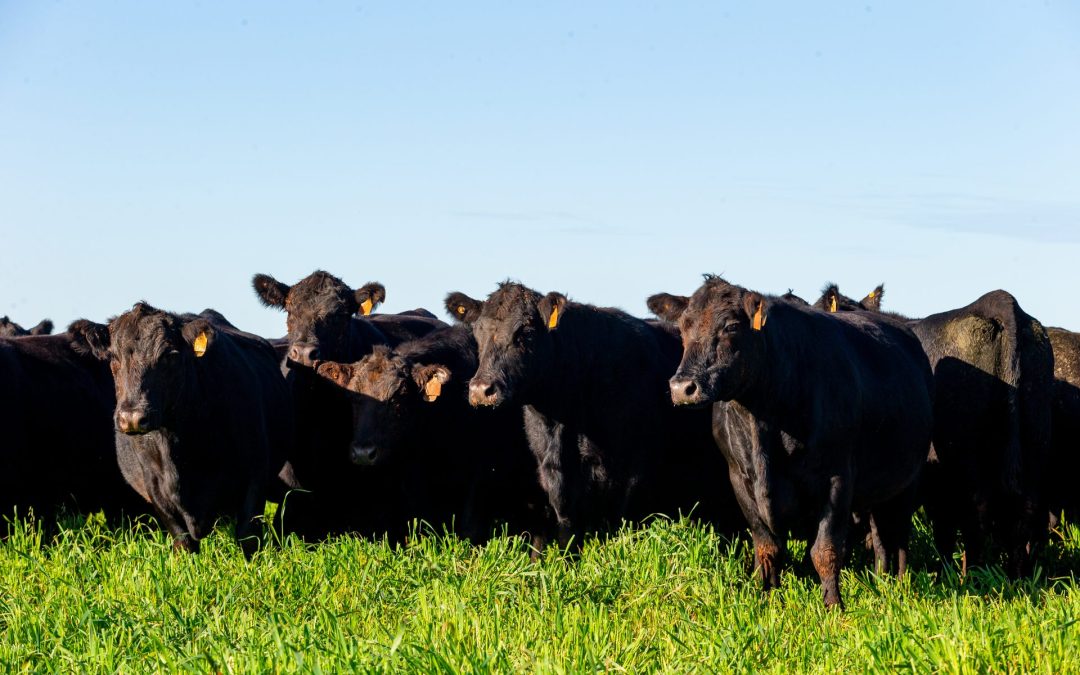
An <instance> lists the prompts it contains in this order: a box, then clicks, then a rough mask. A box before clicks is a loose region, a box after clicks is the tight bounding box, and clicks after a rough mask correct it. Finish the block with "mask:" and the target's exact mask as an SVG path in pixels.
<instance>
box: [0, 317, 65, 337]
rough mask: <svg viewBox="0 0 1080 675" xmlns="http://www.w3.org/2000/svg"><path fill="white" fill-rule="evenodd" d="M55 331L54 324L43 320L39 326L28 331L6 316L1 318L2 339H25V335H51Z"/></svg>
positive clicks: (0, 332)
mask: <svg viewBox="0 0 1080 675" xmlns="http://www.w3.org/2000/svg"><path fill="white" fill-rule="evenodd" d="M52 330H53V322H52V321H50V320H48V319H43V320H42V321H41V322H39V323H38V325H36V326H34V327H33V328H30V329H29V330H27V329H26V328H23V327H22V326H20V325H19V324H17V323H15V322H14V321H12V320H11V319H9V318H7V317H6V316H0V338H10V337H23V336H24V335H49V334H51V333H52Z"/></svg>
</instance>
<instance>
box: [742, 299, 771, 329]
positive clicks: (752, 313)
mask: <svg viewBox="0 0 1080 675" xmlns="http://www.w3.org/2000/svg"><path fill="white" fill-rule="evenodd" d="M743 311H745V312H746V316H748V317H749V318H750V327H751V328H753V329H754V330H761V329H762V328H764V327H765V322H766V321H767V320H768V318H769V302H768V300H766V299H765V298H764V297H762V295H761V294H759V293H755V292H753V291H749V292H747V293H746V294H744V295H743Z"/></svg>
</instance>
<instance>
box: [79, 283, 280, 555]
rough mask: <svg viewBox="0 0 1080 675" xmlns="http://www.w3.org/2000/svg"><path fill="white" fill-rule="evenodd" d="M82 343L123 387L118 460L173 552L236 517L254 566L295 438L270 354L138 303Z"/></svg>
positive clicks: (251, 339)
mask: <svg viewBox="0 0 1080 675" xmlns="http://www.w3.org/2000/svg"><path fill="white" fill-rule="evenodd" d="M79 332H80V340H81V341H82V342H83V343H84V344H86V345H87V346H88V348H89V349H90V350H92V351H93V353H94V354H96V355H97V356H98V357H99V358H101V359H103V360H107V361H108V362H109V367H110V368H111V370H112V373H113V379H114V381H115V387H116V413H115V424H116V431H117V434H116V454H117V458H118V459H119V463H120V468H121V470H122V471H123V474H124V477H125V478H126V479H127V481H128V483H129V484H130V485H131V486H132V487H133V488H135V491H136V492H138V493H139V494H140V495H141V496H142V497H143V498H144V499H145V500H146V501H147V502H149V503H150V504H152V505H153V507H154V510H155V511H156V512H157V515H158V518H159V519H160V520H161V523H162V525H163V526H164V527H165V529H166V530H168V532H169V533H170V534H171V535H172V536H173V543H174V546H175V547H177V548H180V549H186V550H189V551H193V552H194V551H198V549H199V541H200V540H201V539H202V538H203V537H204V536H206V534H208V532H209V531H210V529H211V528H212V527H213V525H214V521H215V520H216V519H217V518H218V517H220V516H235V518H236V539H237V541H238V543H239V544H240V547H241V549H242V550H243V552H244V555H245V556H246V557H248V558H250V557H251V555H252V554H253V553H254V552H255V550H256V549H257V548H258V545H259V537H258V535H259V533H260V531H261V518H262V515H263V511H264V508H265V502H266V498H267V496H268V491H270V490H274V492H279V491H280V490H277V489H276V488H277V486H276V485H275V482H276V480H277V475H278V473H279V472H280V471H281V470H282V467H283V465H284V463H285V458H286V456H287V455H288V450H289V448H290V446H291V443H292V438H293V425H292V423H293V419H292V407H291V402H290V400H289V392H288V389H287V388H286V386H285V382H284V381H283V380H282V378H281V374H280V371H279V369H278V364H277V360H276V358H275V356H274V350H273V348H272V347H271V346H270V345H269V343H267V342H266V341H265V340H263V339H262V338H259V337H256V336H254V335H251V334H249V333H244V332H241V331H239V330H237V329H236V328H235V327H234V326H232V325H231V324H230V323H229V322H228V321H226V320H225V318H224V317H223V316H221V315H220V314H218V313H217V312H214V311H212V310H206V311H204V312H202V313H201V314H198V315H194V314H183V315H177V314H172V313H169V312H165V311H162V310H160V309H155V308H154V307H151V306H150V305H147V304H145V303H142V302H140V303H137V304H136V305H135V306H134V307H133V308H132V309H131V310H129V311H127V312H125V313H123V314H121V315H120V316H118V317H116V318H115V319H113V320H112V321H111V322H110V323H109V325H108V326H107V327H106V326H103V325H100V324H91V323H89V322H83V323H82V324H81V325H80V326H79Z"/></svg>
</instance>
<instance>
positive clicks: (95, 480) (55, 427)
mask: <svg viewBox="0 0 1080 675" xmlns="http://www.w3.org/2000/svg"><path fill="white" fill-rule="evenodd" d="M79 327H80V324H79V323H78V322H76V324H75V325H74V326H73V327H72V328H71V329H69V331H68V332H65V333H60V334H58V335H42V336H27V337H20V338H0V428H3V430H4V433H3V435H2V437H0V520H2V519H3V518H6V517H9V516H11V515H12V513H13V512H16V511H17V512H18V513H19V514H20V515H26V514H27V513H29V512H31V511H32V512H33V513H34V515H35V516H36V517H37V519H38V520H39V521H41V522H43V523H44V524H45V525H46V527H50V526H51V524H52V521H53V520H54V519H55V516H56V515H57V514H58V513H59V512H60V511H61V510H68V511H81V512H83V513H92V512H96V511H99V510H101V511H103V512H104V513H105V516H106V517H107V518H108V519H109V520H112V521H115V520H119V519H120V518H122V517H123V516H135V515H140V514H142V513H144V512H145V511H146V509H145V507H143V506H142V504H141V500H139V499H138V498H137V496H136V494H135V493H134V491H132V490H131V488H129V487H128V486H127V484H126V483H125V482H124V477H123V476H122V475H121V473H120V467H119V466H118V465H117V461H116V447H115V441H114V436H113V423H112V415H113V408H114V407H115V405H116V399H115V396H114V393H113V383H112V377H111V376H110V374H109V368H108V366H106V365H105V364H104V363H102V362H101V361H99V360H98V359H96V358H95V357H94V356H93V355H91V354H89V353H88V352H87V350H85V349H84V348H83V347H82V346H81V345H80V344H79V343H78V340H77V339H76V336H77V335H78V333H79Z"/></svg>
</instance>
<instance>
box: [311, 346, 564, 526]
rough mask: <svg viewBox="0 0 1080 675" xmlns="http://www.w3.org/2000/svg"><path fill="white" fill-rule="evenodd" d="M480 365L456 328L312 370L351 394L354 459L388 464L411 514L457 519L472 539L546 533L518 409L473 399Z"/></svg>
mask: <svg viewBox="0 0 1080 675" xmlns="http://www.w3.org/2000/svg"><path fill="white" fill-rule="evenodd" d="M476 364H477V351H476V342H475V341H474V340H473V337H472V334H471V332H470V331H469V330H468V329H467V328H465V327H463V326H452V327H448V328H443V329H440V330H437V331H434V332H432V333H429V334H428V335H425V336H424V337H421V338H417V339H416V340H410V341H409V342H403V343H401V344H400V345H398V346H397V347H395V348H393V349H391V348H389V347H386V346H378V347H375V349H374V351H373V352H372V353H371V354H368V355H366V356H364V357H363V358H362V359H360V360H359V361H356V362H354V363H351V364H344V363H337V362H334V361H325V362H318V364H317V366H316V372H318V374H319V375H321V376H323V377H325V378H328V379H329V380H330V381H332V382H334V383H335V384H337V385H338V386H341V387H343V388H345V389H346V390H348V391H349V392H350V396H349V398H350V400H351V402H352V406H353V425H354V426H353V440H352V448H351V458H352V461H353V462H354V463H355V464H357V465H359V466H362V467H370V469H372V470H379V469H383V470H385V469H387V468H389V469H390V472H391V473H392V474H393V475H394V476H395V478H396V480H397V481H398V482H399V483H400V486H401V496H402V501H403V502H404V503H403V505H402V506H401V509H402V510H403V511H404V513H405V515H406V516H407V517H408V518H409V519H412V518H417V519H420V520H424V521H426V522H428V523H430V524H432V525H434V526H435V527H436V528H439V527H447V526H451V525H453V526H454V528H455V529H456V530H457V532H458V533H459V534H460V535H462V536H464V537H467V538H468V539H470V540H472V541H474V542H479V541H482V540H484V539H486V538H487V537H490V536H491V534H492V532H493V531H494V529H495V528H497V527H500V526H501V525H506V526H507V528H508V530H509V531H510V532H529V533H533V534H534V535H536V536H537V537H539V536H543V534H544V533H545V531H546V530H545V526H546V523H545V520H544V518H543V514H544V511H545V506H546V497H545V496H544V493H543V492H542V490H541V489H540V485H539V482H538V481H537V478H536V462H535V460H534V459H533V457H532V454H530V452H529V448H528V444H527V443H526V440H525V432H524V430H523V428H522V418H521V410H520V409H518V408H511V407H509V406H507V407H504V408H499V409H497V410H476V409H473V408H472V407H470V406H469V404H468V400H467V392H466V389H467V383H468V381H469V379H470V378H471V377H472V376H473V374H474V373H475V371H476Z"/></svg>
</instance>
